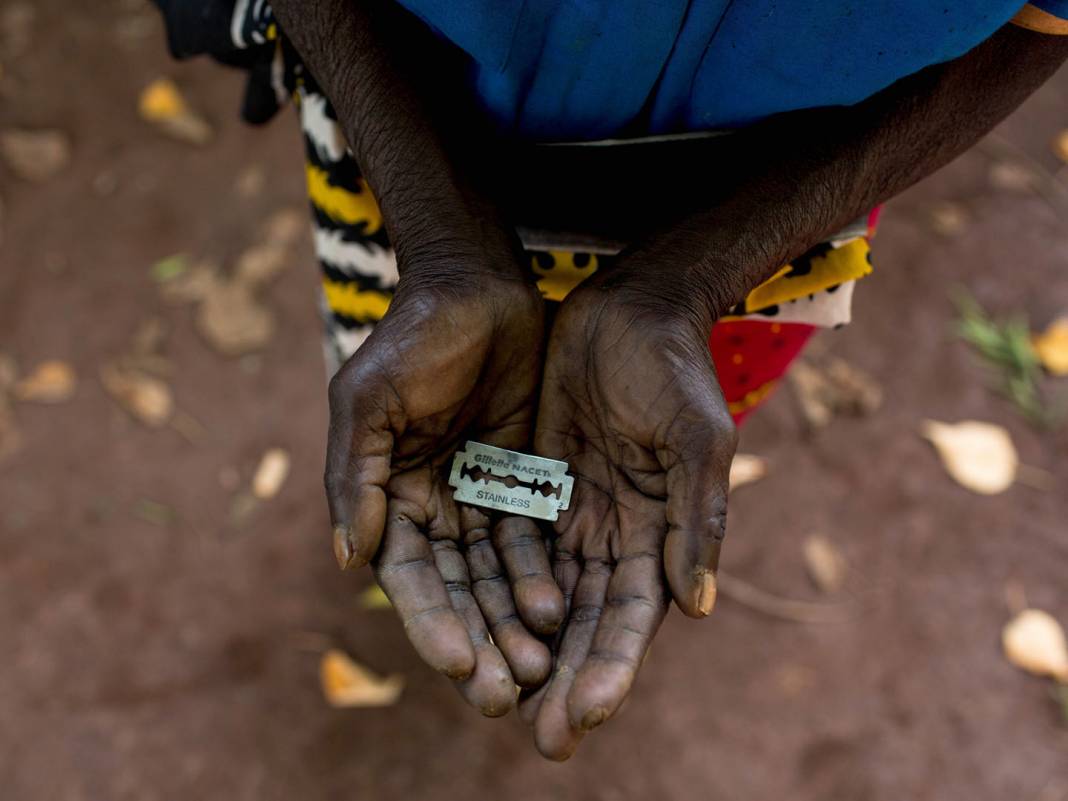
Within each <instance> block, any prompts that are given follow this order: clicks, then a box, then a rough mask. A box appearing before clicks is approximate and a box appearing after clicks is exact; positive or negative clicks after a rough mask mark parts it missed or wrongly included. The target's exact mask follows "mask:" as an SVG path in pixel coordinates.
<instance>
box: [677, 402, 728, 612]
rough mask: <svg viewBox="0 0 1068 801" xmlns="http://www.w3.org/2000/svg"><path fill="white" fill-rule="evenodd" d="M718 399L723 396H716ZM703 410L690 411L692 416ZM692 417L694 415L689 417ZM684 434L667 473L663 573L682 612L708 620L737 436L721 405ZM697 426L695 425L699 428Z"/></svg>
mask: <svg viewBox="0 0 1068 801" xmlns="http://www.w3.org/2000/svg"><path fill="white" fill-rule="evenodd" d="M716 394H717V395H718V393H716ZM697 409H700V406H698V405H697V404H694V405H691V407H690V411H691V412H693V411H696V410H697ZM688 416H689V415H688ZM700 418H701V419H700V420H699V421H692V419H691V422H690V423H689V424H687V425H686V426H685V427H684V428H685V431H684V432H682V433H683V434H684V436H683V437H680V438H679V440H678V443H679V444H680V447H677V448H673V447H671V446H670V444H669V446H668V447H667V448H666V449H665V452H666V453H672V454H674V456H673V457H672V460H671V461H670V463H668V464H665V465H664V467H665V468H666V470H667V492H668V497H667V509H666V514H667V523H668V533H667V539H666V540H665V542H664V570H665V572H666V574H667V579H668V586H669V587H670V588H671V594H672V596H674V598H675V603H676V604H677V605H678V607H679V609H681V610H682V611H683V613H685V614H686V615H689V616H690V617H704V616H706V615H708V614H709V613H710V612H711V611H712V607H713V606H714V605H715V602H716V570H717V568H718V567H719V554H720V548H721V546H722V544H723V538H724V537H725V536H726V533H727V489H728V484H729V476H730V465H731V460H732V459H733V458H734V450H735V447H736V445H737V432H736V430H735V427H734V423H733V421H732V420H731V419H730V415H729V414H728V413H727V410H726V408H725V404H724V403H723V402H722V400H720V401H719V403H718V404H712V405H710V406H705V411H704V413H703V414H701V415H700ZM695 423H696V424H695Z"/></svg>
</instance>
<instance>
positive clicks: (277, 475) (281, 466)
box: [252, 448, 289, 499]
mask: <svg viewBox="0 0 1068 801" xmlns="http://www.w3.org/2000/svg"><path fill="white" fill-rule="evenodd" d="M288 475H289V454H288V453H287V452H286V451H284V450H282V449H281V448H271V449H270V450H269V451H267V452H266V453H264V454H263V457H262V458H261V459H260V465H259V467H257V468H256V475H255V476H253V478H252V494H253V495H255V496H256V497H257V498H261V499H267V498H273V497H274V496H275V495H277V494H278V490H280V489H281V488H282V484H284V483H285V480H286V476H288Z"/></svg>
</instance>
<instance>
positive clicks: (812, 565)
mask: <svg viewBox="0 0 1068 801" xmlns="http://www.w3.org/2000/svg"><path fill="white" fill-rule="evenodd" d="M802 553H803V554H804V556H805V567H806V568H808V575H809V578H811V579H812V583H813V584H815V585H816V588H817V589H819V590H820V591H821V592H826V593H835V592H838V591H839V590H840V589H842V584H843V582H844V581H845V574H846V562H845V558H844V557H843V556H842V552H841V551H839V550H838V546H837V545H835V544H834V543H833V542H831V541H830V540H829V539H827V538H826V537H823V536H821V535H819V534H814V535H812V536H810V537H808V538H806V539H805V542H804V544H803V545H802Z"/></svg>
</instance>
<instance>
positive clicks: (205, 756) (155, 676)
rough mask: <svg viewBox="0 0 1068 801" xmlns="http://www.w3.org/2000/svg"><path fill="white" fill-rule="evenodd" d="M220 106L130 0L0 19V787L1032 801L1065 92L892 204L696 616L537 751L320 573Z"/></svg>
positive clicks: (1053, 516)
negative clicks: (870, 263) (610, 706)
mask: <svg viewBox="0 0 1068 801" xmlns="http://www.w3.org/2000/svg"><path fill="white" fill-rule="evenodd" d="M242 91H243V78H242V76H241V74H240V73H237V72H232V71H228V70H225V69H223V68H222V67H219V66H216V65H214V64H213V63H211V62H209V61H207V60H203V61H197V62H192V63H188V64H177V63H174V62H172V61H170V60H169V58H168V56H167V54H166V52H165V46H164V40H163V32H162V27H161V25H160V22H159V20H158V18H157V15H156V13H155V11H154V10H153V8H152V7H150V6H149V5H148V4H147V3H146V2H144V1H143V0H101V2H98V3H65V2H59V0H32V2H18V1H17V0H3V2H0V788H3V789H2V790H0V798H3V799H11V800H12V801H16V800H17V801H22V800H23V799H71V800H72V801H73V800H74V799H86V800H88V801H95V800H96V799H108V800H110V799H171V798H181V799H187V798H197V799H204V800H205V801H208V800H209V799H257V800H264V799H296V798H299V799H356V798H360V799H374V798H382V799H388V798H418V799H435V798H445V797H470V796H474V795H475V794H479V795H480V796H483V797H487V798H502V797H507V798H510V799H554V800H556V801H567V800H568V799H594V800H596V801H601V800H603V801H612V800H613V799H631V798H671V799H691V798H703V799H717V800H718V799H739V800H744V801H760V800H761V799H776V800H777V799H782V798H787V797H788V798H791V799H797V800H798V801H803V800H806V799H813V800H815V799H823V800H826V799H895V801H896V800H899V799H903V798H908V799H913V800H914V801H920V800H921V799H938V800H939V801H952V800H953V799H969V800H970V801H971V800H974V799H1019V800H1020V801H1065V799H1068V694H1066V693H1065V691H1064V689H1063V686H1059V685H1058V684H1057V682H1056V681H1055V680H1053V679H1050V678H1048V677H1046V678H1043V677H1041V676H1037V675H1030V674H1029V673H1028V672H1027V671H1024V670H1021V669H1019V668H1018V667H1016V666H1014V664H1013V663H1014V662H1016V663H1023V664H1027V665H1030V667H1031V670H1032V672H1037V673H1042V672H1046V673H1054V674H1056V673H1058V671H1060V670H1061V668H1058V667H1057V665H1058V664H1060V663H1058V661H1057V660H1058V659H1059V658H1060V657H1059V656H1058V655H1057V654H1058V653H1059V652H1058V651H1057V638H1056V635H1055V629H1054V633H1053V634H1047V633H1046V632H1047V630H1049V629H1050V626H1049V625H1046V624H1050V623H1051V620H1050V619H1046V618H1042V619H1041V621H1040V622H1039V623H1038V624H1037V628H1029V629H1028V631H1037V632H1038V633H1037V634H1033V635H1028V636H1025V637H1023V640H1025V642H1024V643H1023V645H1020V644H1019V643H1016V644H1015V645H1014V641H1013V640H1012V637H1011V636H1010V637H1008V638H1007V639H1004V638H1003V627H1004V626H1005V625H1006V624H1007V623H1009V622H1010V621H1011V620H1013V619H1014V616H1015V615H1017V614H1018V613H1019V612H1021V610H1024V609H1026V608H1031V609H1038V610H1043V611H1044V612H1047V613H1049V615H1051V616H1052V620H1059V621H1060V622H1061V624H1064V623H1066V622H1068V491H1066V490H1068V459H1066V458H1065V457H1066V455H1068V434H1066V429H1065V426H1064V425H1063V424H1062V422H1061V420H1062V419H1063V414H1062V412H1063V408H1064V402H1065V399H1066V398H1068V395H1066V393H1068V379H1065V378H1058V377H1057V376H1056V373H1057V372H1058V371H1059V370H1068V366H1066V365H1065V364H1064V361H1065V350H1064V349H1065V343H1064V339H1065V337H1066V336H1068V334H1066V333H1065V326H1064V324H1063V323H1062V324H1061V325H1060V327H1058V325H1057V323H1056V321H1057V320H1058V319H1059V318H1063V317H1065V316H1068V167H1066V164H1065V160H1066V159H1068V137H1065V136H1064V135H1062V132H1063V131H1065V129H1068V72H1063V71H1062V73H1061V74H1060V75H1058V76H1056V77H1055V78H1054V79H1053V80H1052V81H1050V82H1049V84H1048V85H1046V86H1045V87H1044V88H1043V89H1042V90H1040V91H1039V92H1038V94H1036V95H1035V96H1034V97H1033V98H1032V99H1031V100H1029V101H1028V103H1027V104H1026V105H1025V106H1024V107H1023V108H1021V109H1020V110H1019V111H1018V112H1017V113H1016V114H1015V115H1014V116H1013V117H1012V118H1011V119H1009V120H1008V121H1007V122H1006V123H1004V124H1003V125H1002V126H1000V127H999V128H998V129H997V131H996V132H995V133H994V134H992V135H991V136H990V137H988V138H987V139H986V140H984V141H983V142H982V143H981V144H980V145H979V146H978V147H976V148H975V149H974V150H973V151H971V152H970V153H968V154H966V155H965V156H963V157H962V158H960V159H958V160H957V161H956V162H955V163H953V164H952V165H951V166H949V167H948V168H946V169H945V170H943V171H942V172H940V173H939V174H937V175H936V176H934V177H933V178H931V179H929V180H927V181H925V182H924V183H922V184H921V185H919V186H917V187H916V188H914V189H912V190H910V191H909V192H907V193H905V194H904V195H903V196H902V197H900V198H898V199H896V200H894V201H893V202H892V203H890V204H889V206H888V208H887V210H886V212H885V214H884V216H883V223H882V225H881V228H880V231H879V233H878V235H877V237H876V239H875V244H874V261H875V266H876V272H875V274H874V276H873V277H871V278H869V279H867V280H865V281H864V282H863V283H862V284H861V285H860V286H859V287H858V290H857V295H856V301H855V321H854V323H853V324H852V325H851V326H850V327H849V328H848V329H846V330H842V331H832V332H826V333H824V334H822V335H821V336H820V337H819V338H818V339H817V341H816V342H815V344H814V345H813V346H812V349H811V350H810V352H809V354H808V356H807V357H806V360H805V362H804V364H803V366H802V368H801V370H800V372H799V373H797V374H795V376H794V377H793V378H792V379H791V380H790V381H788V382H785V385H784V386H783V387H782V388H781V389H780V390H779V391H778V392H777V394H776V395H775V397H774V398H773V399H772V401H771V402H770V403H769V405H768V406H767V408H765V409H764V410H762V411H761V412H760V413H758V414H757V415H756V416H755V417H754V418H753V419H752V420H751V421H750V422H749V423H748V424H747V425H746V427H745V429H744V430H743V432H742V440H741V448H740V450H741V451H742V452H743V453H744V454H746V457H747V458H745V459H743V460H740V462H739V468H744V471H743V470H740V471H739V474H738V476H737V485H736V488H735V491H734V493H733V494H732V501H731V516H732V526H731V533H730V537H729V540H728V548H727V549H726V551H725V554H726V557H725V561H724V564H723V569H724V573H725V576H724V581H723V593H722V594H723V597H722V599H721V602H720V604H719V605H718V607H717V610H716V613H715V615H713V616H712V617H711V618H710V619H708V620H707V621H704V622H701V623H695V622H693V621H690V620H687V619H684V618H683V617H682V616H681V615H679V614H677V613H672V614H671V615H670V616H669V618H668V620H667V622H666V623H665V625H664V627H663V629H662V630H661V633H660V635H659V637H658V638H657V640H656V641H655V643H654V645H653V648H652V652H651V654H650V656H649V658H648V660H647V663H646V665H645V667H644V669H643V671H642V673H641V674H640V677H639V680H638V682H637V685H636V687H635V689H634V691H633V693H632V695H631V698H630V700H629V702H628V704H627V706H626V707H625V708H624V710H623V711H622V712H621V714H620V715H619V716H618V718H617V719H616V720H614V721H612V722H611V723H610V724H608V725H607V726H605V728H604V729H603V730H600V731H598V732H596V733H595V734H594V735H592V736H590V737H588V738H587V740H586V742H585V743H584V744H583V745H582V747H581V748H580V750H579V752H578V753H577V755H576V756H575V757H574V758H573V759H572V760H571V761H570V762H569V763H567V764H564V765H556V764H551V763H548V762H546V761H544V760H543V759H542V758H541V757H539V756H538V755H537V753H536V751H535V750H534V748H533V744H532V739H531V736H530V734H529V732H527V731H526V730H525V729H524V727H523V726H522V725H521V724H520V723H519V722H518V720H516V719H515V718H514V716H513V717H511V718H507V719H504V720H484V719H481V718H480V717H478V715H477V714H475V713H474V712H472V711H471V710H469V709H468V708H467V707H465V705H464V704H463V702H462V701H461V699H460V698H459V696H458V695H457V694H456V692H455V691H454V690H453V688H452V687H451V686H449V683H448V682H447V681H445V680H444V679H442V678H440V677H438V676H436V675H433V674H432V673H431V672H430V671H429V670H428V669H427V668H426V667H424V666H423V665H422V663H421V662H420V661H419V660H418V659H417V657H416V656H415V653H414V652H413V651H412V649H411V648H410V647H409V645H408V644H407V641H406V640H405V637H404V634H403V632H402V630H401V628H400V626H399V624H398V623H397V621H396V620H395V618H394V615H393V614H392V612H391V611H390V610H389V609H388V608H382V607H383V605H384V604H383V602H382V598H381V596H379V595H377V594H376V593H375V592H374V591H373V589H371V590H368V586H369V584H370V575H369V572H366V571H365V572H361V573H358V574H357V575H355V576H346V575H341V574H340V573H339V571H338V570H337V567H336V565H335V563H334V559H333V555H332V553H331V549H330V539H329V521H328V518H327V512H326V506H325V503H324V500H323V492H322V489H321V478H320V477H321V474H322V463H323V452H324V443H325V435H326V398H325V378H324V367H323V360H322V354H321V350H320V341H319V334H320V325H319V319H318V311H317V306H316V304H317V288H316V281H317V280H318V279H317V274H318V271H317V268H316V265H315V263H314V257H313V254H312V250H311V242H310V237H309V235H308V231H307V227H306V219H305V214H306V209H305V200H304V189H303V175H302V160H301V138H300V133H299V130H298V127H297V124H296V120H295V118H294V117H293V115H292V114H288V115H285V114H284V115H282V116H281V117H280V118H278V119H277V120H276V121H275V122H274V123H273V124H271V125H270V126H268V127H267V128H264V129H252V128H249V127H245V126H243V125H242V124H240V123H239V122H238V120H237V113H238V108H239V104H240V100H241V94H242ZM207 288H210V289H212V290H213V291H212V292H211V293H208V292H207ZM206 298H215V299H216V300H210V299H206ZM1051 324H1052V327H1050V325H1051ZM1058 331H1059V332H1060V334H1058ZM1043 332H1046V333H1045V334H1044V335H1043ZM1034 335H1041V336H1039V337H1038V339H1037V340H1035V339H1032V337H1033V336H1034ZM1036 342H1037V346H1036V344H1035V343H1036ZM1058 360H1059V361H1058ZM929 420H934V421H940V422H942V423H946V424H957V423H959V422H961V421H965V420H977V421H981V422H984V423H987V424H991V425H993V426H995V428H983V429H979V430H978V433H977V434H976V433H975V432H974V431H972V430H969V429H958V428H942V427H932V426H931V425H930V424H929V423H927V422H926V421H929ZM925 434H926V435H928V437H934V438H935V439H937V440H938V442H939V445H940V447H941V451H942V455H941V456H940V454H939V451H938V450H936V448H935V447H933V445H932V443H931V442H930V441H929V439H928V438H925V436H924V435H925ZM976 442H978V443H979V444H978V446H976V445H975V443H976ZM971 447H979V448H980V450H981V453H978V455H977V454H976V452H974V451H969V452H968V453H970V455H968V454H965V455H964V456H962V453H963V451H962V449H965V450H966V449H967V448H971ZM1016 455H1018V462H1019V465H1018V466H1017V464H1016V462H1014V458H1015V457H1016ZM962 458H963V459H964V461H963V462H961V461H960V460H961V459H962ZM943 459H944V460H945V461H943ZM954 460H957V461H954ZM954 465H956V467H954ZM947 467H948V468H950V469H947ZM746 479H748V480H749V484H748V485H747V486H745V485H743V484H744V481H745V480H746ZM969 487H972V489H969ZM974 489H985V490H986V492H985V493H977V492H975V491H974ZM1034 622H1035V619H1034V618H1031V623H1032V624H1034ZM1053 625H1054V626H1055V624H1053ZM1035 642H1037V643H1038V645H1035V644H1034V643H1035ZM1062 647H1063V642H1062ZM328 654H329V655H330V656H328V657H327V658H326V661H325V665H326V674H325V675H326V679H327V680H326V682H325V684H324V681H323V670H324V656H325V655H328ZM349 660H351V661H349ZM1043 660H1045V661H1043ZM358 666H363V667H364V668H366V669H368V670H370V671H373V673H374V676H369V675H365V674H362V673H360V672H359V668H358ZM375 677H381V678H382V679H383V681H382V682H381V683H379V682H378V680H377V679H376V678H375ZM1062 678H1068V676H1066V675H1063V671H1062ZM398 689H401V691H400V693H399V695H398V694H397V692H396V691H397V690H398ZM372 703H373V704H381V706H368V705H367V704H372ZM352 704H355V706H353V705H352Z"/></svg>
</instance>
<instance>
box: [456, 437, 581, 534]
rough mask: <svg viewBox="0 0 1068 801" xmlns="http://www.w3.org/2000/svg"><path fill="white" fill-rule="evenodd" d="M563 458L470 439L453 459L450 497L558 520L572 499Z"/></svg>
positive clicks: (490, 507)
mask: <svg viewBox="0 0 1068 801" xmlns="http://www.w3.org/2000/svg"><path fill="white" fill-rule="evenodd" d="M574 483H575V479H573V478H572V477H571V476H569V475H568V474H567V462H558V461H557V460H556V459H544V458H542V457H541V456H531V455H530V454H527V453H518V452H516V451H509V450H505V449H504V448H495V447H494V446H492V445H483V444H482V443H481V442H471V441H470V440H469V441H468V442H467V444H466V445H465V446H464V450H462V451H457V453H456V456H454V457H453V460H452V473H450V475H449V485H450V486H452V487H455V488H456V492H454V493H453V496H452V497H453V498H455V499H456V500H458V501H460V502H461V503H466V504H470V505H472V506H484V507H486V508H487V509H496V510H498V511H500V512H510V513H511V514H515V515H525V516H526V517H536V518H539V519H541V520H556V518H557V517H558V516H559V513H560V512H561V511H562V510H564V509H567V507H568V504H569V503H571V488H572V487H573V486H574Z"/></svg>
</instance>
